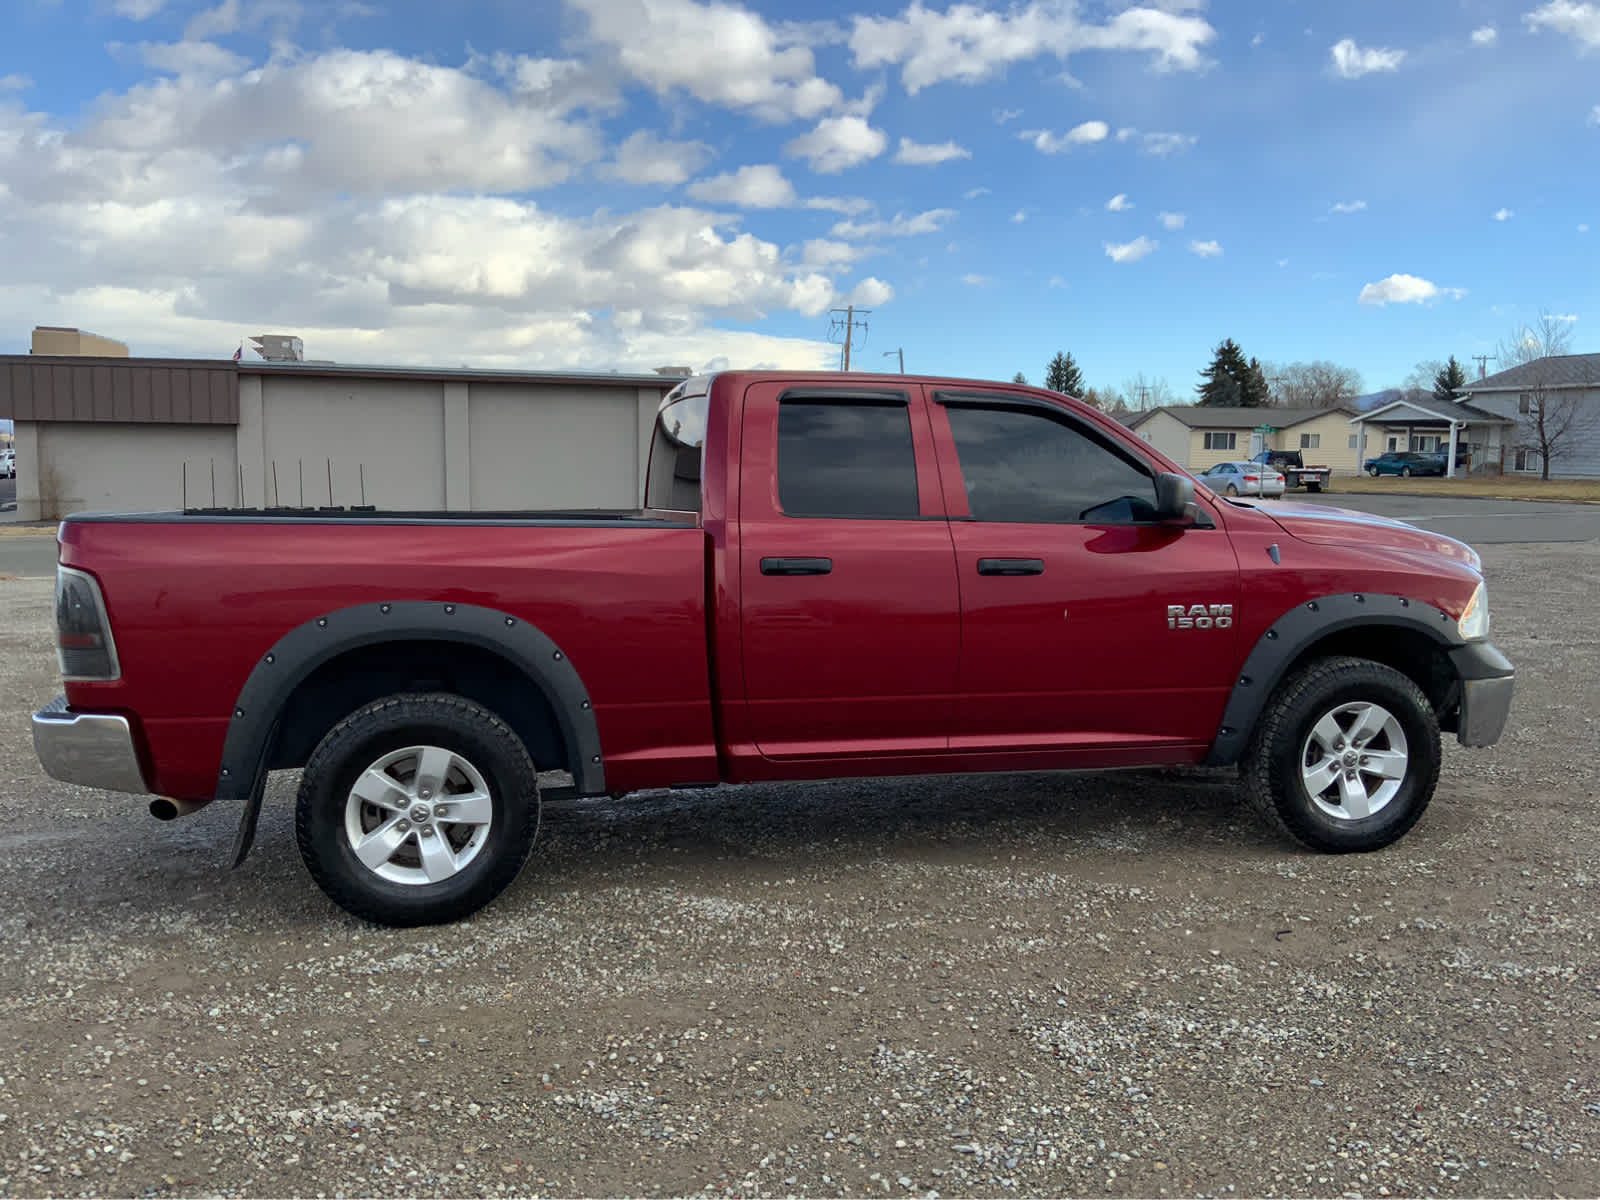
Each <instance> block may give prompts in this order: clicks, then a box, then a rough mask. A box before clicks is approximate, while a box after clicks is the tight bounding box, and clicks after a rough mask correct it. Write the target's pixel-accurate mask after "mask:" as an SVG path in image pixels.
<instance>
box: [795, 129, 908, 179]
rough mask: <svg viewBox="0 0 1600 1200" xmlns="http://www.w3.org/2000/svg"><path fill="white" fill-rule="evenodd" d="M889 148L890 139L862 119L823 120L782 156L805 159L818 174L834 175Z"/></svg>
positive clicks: (796, 140) (797, 139) (797, 140)
mask: <svg viewBox="0 0 1600 1200" xmlns="http://www.w3.org/2000/svg"><path fill="white" fill-rule="evenodd" d="M888 144H889V138H888V135H887V134H885V133H884V132H883V130H881V129H874V128H873V127H872V126H871V125H869V124H867V122H866V119H865V118H863V117H856V116H845V117H824V118H823V119H822V120H820V121H818V122H817V126H816V128H815V129H813V130H812V131H811V132H810V133H804V134H801V135H800V136H799V137H797V138H793V139H791V140H790V141H789V142H788V143H787V144H786V145H785V146H784V148H783V152H784V153H785V154H787V155H789V156H791V157H800V158H804V159H805V160H806V161H807V162H809V163H810V164H811V169H812V170H813V171H816V172H817V173H818V174H822V175H835V174H837V173H838V172H840V171H844V170H847V169H849V168H850V167H856V166H860V165H861V164H862V163H864V162H866V161H867V160H868V159H872V158H876V157H877V156H878V155H880V154H882V153H883V151H884V148H885V147H887V146H888Z"/></svg>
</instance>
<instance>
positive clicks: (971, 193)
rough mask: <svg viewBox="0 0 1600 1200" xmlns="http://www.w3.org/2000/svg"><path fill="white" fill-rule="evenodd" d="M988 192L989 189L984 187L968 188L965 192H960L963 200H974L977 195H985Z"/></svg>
mask: <svg viewBox="0 0 1600 1200" xmlns="http://www.w3.org/2000/svg"><path fill="white" fill-rule="evenodd" d="M988 194H989V189H988V188H986V187H975V188H968V189H967V190H966V191H965V192H963V193H962V199H964V200H976V199H977V198H978V197H979V196H987V195H988Z"/></svg>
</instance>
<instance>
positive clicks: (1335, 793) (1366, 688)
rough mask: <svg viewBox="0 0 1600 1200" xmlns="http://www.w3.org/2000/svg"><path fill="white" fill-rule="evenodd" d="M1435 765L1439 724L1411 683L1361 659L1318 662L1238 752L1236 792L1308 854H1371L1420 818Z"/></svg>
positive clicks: (1289, 687)
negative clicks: (1241, 782)
mask: <svg viewBox="0 0 1600 1200" xmlns="http://www.w3.org/2000/svg"><path fill="white" fill-rule="evenodd" d="M1439 762H1440V747H1439V721H1438V718H1437V716H1435V714H1434V711H1433V706H1432V705H1431V704H1429V703H1428V698H1427V697H1426V696H1425V695H1423V693H1422V690H1421V689H1420V688H1418V687H1417V685H1416V684H1415V683H1413V682H1412V681H1411V680H1410V679H1409V678H1407V677H1406V676H1405V675H1402V674H1401V673H1400V672H1399V671H1396V670H1395V669H1394V668H1393V667H1387V666H1384V665H1383V664H1382V663H1376V662H1372V661H1371V660H1369V659H1364V658H1349V657H1338V658H1325V659H1319V660H1317V661H1314V662H1312V663H1310V664H1309V665H1307V666H1306V667H1305V668H1303V669H1302V670H1300V671H1299V672H1297V673H1296V674H1295V675H1293V676H1291V677H1290V678H1289V679H1288V680H1287V681H1285V682H1284V683H1283V684H1282V685H1281V686H1280V687H1279V689H1278V691H1277V692H1276V694H1275V695H1274V696H1273V698H1272V700H1271V701H1269V702H1268V706H1267V709H1266V711H1265V712H1263V713H1262V715H1261V719H1260V721H1259V722H1258V723H1257V725H1256V730H1255V733H1254V734H1253V735H1252V737H1251V740H1250V745H1249V747H1248V749H1247V750H1246V751H1245V758H1244V778H1245V791H1246V794H1247V795H1248V796H1249V798H1250V801H1251V803H1252V804H1253V805H1254V806H1255V807H1256V809H1257V810H1258V811H1259V812H1260V813H1261V814H1262V815H1263V816H1264V817H1266V818H1267V819H1268V821H1269V822H1271V823H1272V824H1275V825H1276V826H1278V828H1280V829H1281V830H1283V831H1284V832H1286V833H1288V834H1289V835H1290V836H1292V837H1293V838H1295V839H1296V840H1297V841H1299V842H1301V843H1302V844H1303V845H1305V846H1308V847H1310V848H1311V849H1313V850H1321V851H1326V852H1329V853H1349V852H1352V851H1356V852H1359V851H1368V850H1377V849H1380V848H1382V847H1384V846H1387V845H1389V844H1390V843H1391V842H1393V841H1395V840H1396V839H1398V838H1400V837H1401V836H1403V835H1404V834H1405V833H1406V831H1407V830H1409V829H1410V828H1411V827H1412V826H1413V825H1415V824H1416V823H1417V821H1418V819H1419V818H1420V817H1421V816H1422V813H1423V811H1424V810H1425V809H1426V808H1427V807H1428V802H1429V800H1431V799H1432V798H1433V791H1434V787H1435V786H1436V785H1437V783H1438V780H1439Z"/></svg>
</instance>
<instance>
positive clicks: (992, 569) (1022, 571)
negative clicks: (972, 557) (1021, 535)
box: [978, 558, 1044, 575]
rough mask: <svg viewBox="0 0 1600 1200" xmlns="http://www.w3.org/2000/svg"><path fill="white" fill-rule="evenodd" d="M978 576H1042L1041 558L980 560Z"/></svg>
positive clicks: (1042, 561)
mask: <svg viewBox="0 0 1600 1200" xmlns="http://www.w3.org/2000/svg"><path fill="white" fill-rule="evenodd" d="M978 574H979V575H1043V574H1044V559H1042V558H980V559H979V560H978Z"/></svg>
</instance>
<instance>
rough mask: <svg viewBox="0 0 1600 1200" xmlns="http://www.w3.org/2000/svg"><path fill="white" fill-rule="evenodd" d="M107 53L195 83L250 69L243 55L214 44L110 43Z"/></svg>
mask: <svg viewBox="0 0 1600 1200" xmlns="http://www.w3.org/2000/svg"><path fill="white" fill-rule="evenodd" d="M106 49H107V51H109V52H110V53H111V54H112V55H113V56H114V57H116V58H120V59H124V60H127V59H129V58H131V59H132V60H134V61H137V62H140V63H142V64H144V65H145V66H147V67H149V68H150V69H151V70H153V71H158V72H160V73H162V74H165V75H178V76H187V77H191V78H193V79H196V80H198V79H200V78H216V77H217V76H221V75H232V74H236V73H238V72H239V71H242V70H244V68H246V67H247V66H249V65H250V60H249V59H247V58H245V57H244V56H243V55H240V54H235V53H233V52H232V51H231V50H224V49H223V48H222V47H221V46H219V45H217V44H216V43H215V42H139V43H138V44H136V45H132V46H128V45H124V44H123V43H121V42H111V43H110V44H109V45H107V47H106Z"/></svg>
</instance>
